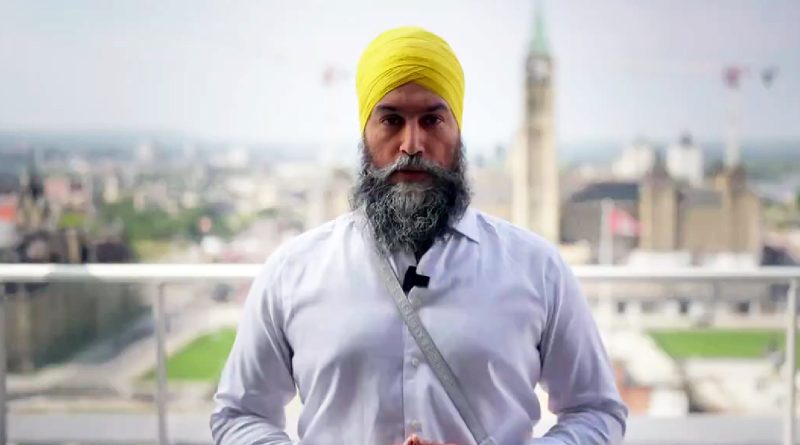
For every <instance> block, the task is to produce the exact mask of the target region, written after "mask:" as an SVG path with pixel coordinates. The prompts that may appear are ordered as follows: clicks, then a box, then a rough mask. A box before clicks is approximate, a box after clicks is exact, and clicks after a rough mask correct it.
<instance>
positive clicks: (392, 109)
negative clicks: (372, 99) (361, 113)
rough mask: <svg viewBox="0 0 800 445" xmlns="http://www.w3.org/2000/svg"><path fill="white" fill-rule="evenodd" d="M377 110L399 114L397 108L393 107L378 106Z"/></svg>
mask: <svg viewBox="0 0 800 445" xmlns="http://www.w3.org/2000/svg"><path fill="white" fill-rule="evenodd" d="M375 109H376V110H378V111H383V112H386V113H397V107H393V106H391V105H377V106H375Z"/></svg>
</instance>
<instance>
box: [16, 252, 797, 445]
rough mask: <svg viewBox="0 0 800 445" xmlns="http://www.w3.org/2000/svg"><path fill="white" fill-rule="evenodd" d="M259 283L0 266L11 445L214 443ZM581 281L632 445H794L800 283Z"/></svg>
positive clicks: (623, 275)
mask: <svg viewBox="0 0 800 445" xmlns="http://www.w3.org/2000/svg"><path fill="white" fill-rule="evenodd" d="M259 268H260V265H258V264H201V265H198V264H186V265H178V264H130V265H50V264H8V265H3V267H2V268H0V283H2V284H0V290H3V291H4V293H3V295H2V298H0V445H6V444H9V443H13V444H18V445H23V444H45V443H46V444H67V443H70V444H105V443H117V444H142V443H158V444H160V445H165V444H168V443H173V444H176V443H180V444H198V445H200V444H209V443H211V437H210V432H209V429H208V416H209V413H210V410H211V394H212V393H213V390H214V383H215V380H216V377H217V375H218V374H219V371H220V369H221V365H222V363H224V359H225V357H226V356H227V351H228V350H229V348H230V345H231V343H232V341H233V336H234V333H235V326H236V321H237V319H238V316H239V313H240V311H241V302H242V299H243V298H244V296H245V294H246V291H247V288H248V287H249V281H250V280H251V279H252V278H253V276H255V274H256V273H257V271H258V270H259ZM573 270H574V271H575V274H576V275H577V276H578V278H579V279H580V280H581V282H582V286H583V288H584V291H585V293H586V295H587V298H588V300H589V302H590V304H591V305H592V308H593V310H594V312H595V317H596V319H597V322H598V325H599V326H600V329H601V332H602V334H603V337H604V340H605V342H606V346H607V348H608V350H609V353H610V355H611V358H612V360H613V361H614V363H615V368H616V371H617V379H618V380H617V383H618V386H619V387H620V391H621V392H622V394H623V397H624V398H625V400H626V403H627V404H628V405H629V407H630V409H631V417H630V419H629V425H628V432H627V435H626V442H625V443H627V444H634V445H677V444H695V445H704V444H708V445H711V444H715V445H716V444H728V445H733V444H737V445H767V444H776V445H777V444H784V445H787V444H794V443H795V442H794V437H795V430H796V416H795V415H794V413H795V400H796V391H795V388H796V381H795V376H796V368H797V359H798V357H797V353H796V350H797V344H796V342H795V337H796V314H797V298H798V282H800V268H796V267H794V268H758V269H746V270H707V269H666V270H649V269H631V268H620V267H599V266H582V267H575V268H574V269H573ZM542 397H546V395H545V394H542ZM543 405H544V404H543ZM300 408H301V405H300V402H299V401H298V400H295V401H293V402H292V403H290V405H289V406H288V407H287V409H286V412H287V423H288V428H287V429H288V432H289V433H290V435H294V434H295V431H296V430H295V428H296V422H297V418H298V415H299V411H300ZM554 422H555V418H554V416H553V415H552V414H549V413H546V415H545V416H544V417H543V419H542V422H540V424H539V425H537V427H536V429H535V431H534V432H535V433H536V434H537V435H540V434H542V433H544V431H546V429H547V428H548V427H549V426H550V425H552V424H553V423H554Z"/></svg>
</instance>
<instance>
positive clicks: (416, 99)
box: [375, 83, 450, 112]
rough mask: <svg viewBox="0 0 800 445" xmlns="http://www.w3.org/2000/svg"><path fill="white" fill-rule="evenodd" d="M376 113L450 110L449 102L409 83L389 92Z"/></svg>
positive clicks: (379, 104) (376, 107)
mask: <svg viewBox="0 0 800 445" xmlns="http://www.w3.org/2000/svg"><path fill="white" fill-rule="evenodd" d="M375 110H376V111H384V112H386V111H441V110H445V111H446V110H450V107H449V106H448V105H447V101H445V100H444V99H442V97H441V96H439V95H438V94H436V93H434V92H432V91H430V90H428V89H426V88H424V87H422V86H419V85H417V84H413V83H409V84H405V85H402V86H400V87H397V88H395V89H394V90H392V91H390V92H388V93H387V94H386V96H384V97H383V98H382V99H381V100H380V101H379V102H378V104H377V105H376V106H375Z"/></svg>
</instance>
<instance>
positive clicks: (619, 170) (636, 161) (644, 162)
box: [611, 141, 656, 180]
mask: <svg viewBox="0 0 800 445" xmlns="http://www.w3.org/2000/svg"><path fill="white" fill-rule="evenodd" d="M655 163H656V150H655V148H654V147H653V146H652V145H650V144H649V143H647V142H645V141H636V142H634V143H633V144H631V145H629V146H627V147H625V148H624V149H623V150H622V153H621V154H620V156H619V157H618V158H617V159H616V160H614V162H613V164H612V166H611V171H612V173H613V175H614V177H615V178H617V179H620V180H638V179H641V178H643V177H644V176H645V175H646V174H647V173H648V172H649V171H651V170H652V169H653V166H654V165H655Z"/></svg>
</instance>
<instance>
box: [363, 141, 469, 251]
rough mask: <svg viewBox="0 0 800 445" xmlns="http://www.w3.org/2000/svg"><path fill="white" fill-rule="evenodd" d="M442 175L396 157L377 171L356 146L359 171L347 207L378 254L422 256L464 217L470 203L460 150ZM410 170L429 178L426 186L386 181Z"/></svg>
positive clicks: (424, 163)
mask: <svg viewBox="0 0 800 445" xmlns="http://www.w3.org/2000/svg"><path fill="white" fill-rule="evenodd" d="M454 161H455V162H454V167H453V169H452V170H448V169H445V168H442V167H440V166H438V165H437V164H435V163H433V162H431V161H428V160H425V159H423V158H422V157H421V156H420V155H416V156H408V155H406V154H402V155H400V156H399V157H398V158H397V160H396V161H395V162H394V163H392V164H391V165H389V166H387V167H385V168H382V169H378V168H376V167H375V166H374V164H373V162H372V157H371V156H370V154H369V148H368V147H367V146H366V144H365V143H362V156H361V172H360V174H359V177H358V181H357V183H356V185H355V187H354V188H353V192H352V195H351V199H350V204H351V206H352V208H353V209H354V210H359V209H362V210H363V212H364V215H365V216H366V218H367V222H368V223H369V226H370V229H371V231H372V235H373V237H374V239H375V242H376V243H377V246H378V248H379V249H381V250H383V251H384V252H387V253H388V252H398V251H406V252H411V253H414V254H416V255H421V254H422V253H423V252H425V251H426V250H427V249H428V248H429V247H430V246H431V245H432V244H433V242H434V241H435V240H436V239H437V238H439V237H441V236H443V235H444V234H445V233H446V232H447V230H448V227H449V226H450V225H451V223H452V222H455V221H458V220H459V219H461V217H462V216H463V215H464V212H465V211H466V209H467V207H468V206H469V202H470V190H469V184H468V182H467V180H466V162H465V160H464V153H463V146H461V144H460V143H459V148H458V150H457V153H456V155H455V160H454ZM407 167H413V168H416V169H419V170H422V171H425V172H427V173H428V174H429V175H431V179H432V180H431V181H430V182H427V183H414V182H398V183H397V184H392V183H390V182H389V176H390V175H391V174H392V173H394V172H396V171H397V170H399V169H401V168H407Z"/></svg>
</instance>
